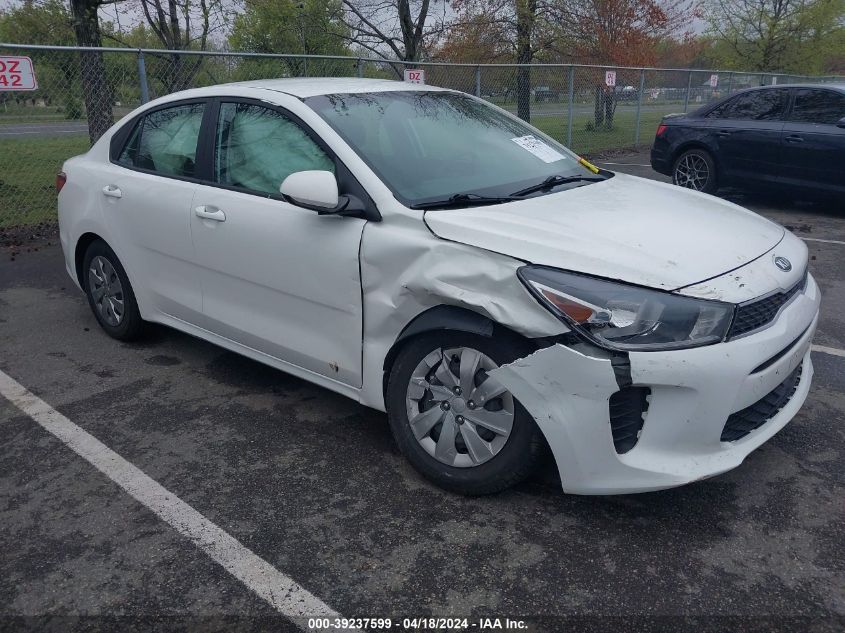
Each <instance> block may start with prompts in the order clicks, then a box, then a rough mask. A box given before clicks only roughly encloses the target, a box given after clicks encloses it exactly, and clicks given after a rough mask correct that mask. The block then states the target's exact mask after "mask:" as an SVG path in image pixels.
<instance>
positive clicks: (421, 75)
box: [405, 68, 425, 84]
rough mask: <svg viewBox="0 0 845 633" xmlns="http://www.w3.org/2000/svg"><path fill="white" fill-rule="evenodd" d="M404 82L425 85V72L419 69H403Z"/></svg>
mask: <svg viewBox="0 0 845 633" xmlns="http://www.w3.org/2000/svg"><path fill="white" fill-rule="evenodd" d="M405 81H407V82H409V83H412V84H424V83H425V71H424V70H419V69H416V68H414V69H411V70H409V69H407V68H406V69H405Z"/></svg>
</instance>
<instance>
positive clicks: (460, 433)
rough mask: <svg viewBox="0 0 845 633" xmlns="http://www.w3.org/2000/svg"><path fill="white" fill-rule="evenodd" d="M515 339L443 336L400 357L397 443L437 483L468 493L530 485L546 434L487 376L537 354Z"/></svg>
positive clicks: (425, 339)
mask: <svg viewBox="0 0 845 633" xmlns="http://www.w3.org/2000/svg"><path fill="white" fill-rule="evenodd" d="M523 347H524V346H523V345H521V344H519V343H518V342H516V341H510V340H507V339H495V338H486V337H482V336H477V335H474V334H467V333H463V332H449V331H439V332H436V333H431V334H425V335H423V336H420V337H418V338H415V339H413V340H411V341H410V342H409V343H408V344H406V345H405V347H404V348H403V349H402V350H401V351H400V352H399V354H398V356H397V358H396V361H395V362H394V363H393V366H392V368H391V371H390V376H389V379H388V383H387V399H386V400H387V402H386V404H387V414H388V420H389V421H390V427H391V430H392V431H393V436H394V438H396V443H397V444H398V445H399V448H400V450H401V451H402V453H403V454H404V455H405V456H406V457H407V458H408V460H409V461H410V462H411V464H412V465H413V466H414V467H415V468H416V469H417V470H418V471H419V472H420V473H421V474H422V475H424V476H425V477H427V478H428V479H430V480H431V481H433V482H434V483H436V484H437V485H439V486H441V487H442V488H445V489H447V490H451V491H454V492H458V493H461V494H467V495H481V494H490V493H494V492H499V491H501V490H504V489H506V488H509V487H510V486H512V485H514V484H516V483H518V482H520V481H522V480H524V479H525V478H526V477H528V476H529V475H530V474H531V473H532V472H533V471H534V469H535V468H536V466H537V465H538V463H539V462H540V459H541V457H542V454H543V447H544V441H543V437H542V434H541V432H540V429H539V428H538V427H537V425H536V423H535V422H534V420H533V419H532V418H531V416H530V415H529V414H528V412H527V411H526V410H525V409H524V408H523V407H522V405H520V403H519V402H518V401H517V400H516V399H515V398H514V397H513V395H511V394H510V392H508V391H507V389H505V388H504V387H503V386H502V385H501V384H499V382H498V381H496V380H495V379H493V378H491V377H490V376H488V372H490V371H492V370H493V369H496V368H497V367H499V366H501V365H503V364H507V363H510V362H512V361H514V360H516V359H517V358H521V357H523V356H525V355H526V354H528V353H530V352H531V350H529V349H524V348H523Z"/></svg>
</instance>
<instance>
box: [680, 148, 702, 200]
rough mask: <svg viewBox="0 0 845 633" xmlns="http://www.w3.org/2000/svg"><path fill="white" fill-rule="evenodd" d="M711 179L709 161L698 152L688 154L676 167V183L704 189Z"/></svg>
mask: <svg viewBox="0 0 845 633" xmlns="http://www.w3.org/2000/svg"><path fill="white" fill-rule="evenodd" d="M709 181H710V168H709V167H708V166H707V161H706V160H704V158H703V157H701V156H700V155H698V154H687V155H686V156H684V157H683V158H682V159H681V160H680V161H679V162H678V165H677V166H676V167H675V184H676V185H680V186H681V187H686V188H688V189H694V190H696V191H702V190H704V188H705V187H706V186H707V183H708V182H709Z"/></svg>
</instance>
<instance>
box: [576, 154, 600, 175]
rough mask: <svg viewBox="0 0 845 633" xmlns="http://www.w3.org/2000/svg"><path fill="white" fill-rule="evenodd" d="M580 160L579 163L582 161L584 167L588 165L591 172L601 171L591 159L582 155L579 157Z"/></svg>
mask: <svg viewBox="0 0 845 633" xmlns="http://www.w3.org/2000/svg"><path fill="white" fill-rule="evenodd" d="M578 162H579V163H581V164H582V165H583V166H584V167H586V168H587V169H589V170H590V171H591V172H593V173H594V174H597V173H599V168H598V167H596V166H595V165H593V164H592V163H591V162H590V161H588V160H587V159H586V158H581V157H580V156H579V157H578Z"/></svg>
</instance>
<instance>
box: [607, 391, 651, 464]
mask: <svg viewBox="0 0 845 633" xmlns="http://www.w3.org/2000/svg"><path fill="white" fill-rule="evenodd" d="M650 393H651V389H649V388H648V387H625V388H624V389H621V390H619V391H617V392H616V393H614V394H613V395H612V396H610V430H611V432H612V433H613V446H614V448H615V449H616V452H617V453H619V454H622V453H627V452H628V451H630V450H631V449H632V448H634V446H635V445H636V443H637V440H639V439H640V431H641V430H642V428H643V424H645V413H646V411H648V396H649V394H650Z"/></svg>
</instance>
